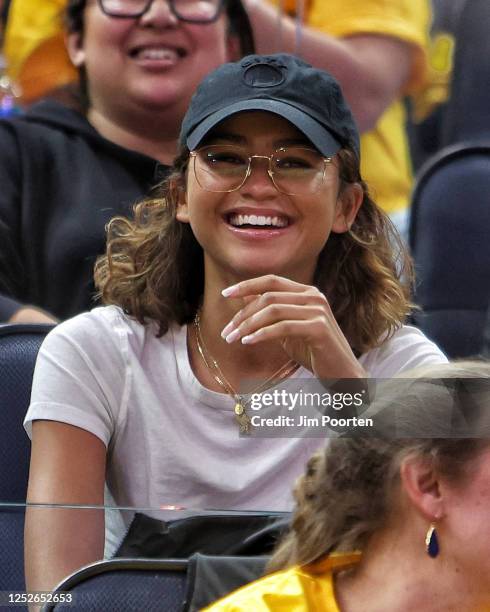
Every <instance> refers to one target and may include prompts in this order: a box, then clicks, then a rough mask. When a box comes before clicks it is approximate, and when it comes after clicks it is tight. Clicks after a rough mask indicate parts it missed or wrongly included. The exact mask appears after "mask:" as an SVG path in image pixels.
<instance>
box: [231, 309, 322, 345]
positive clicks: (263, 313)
mask: <svg viewBox="0 0 490 612" xmlns="http://www.w3.org/2000/svg"><path fill="white" fill-rule="evenodd" d="M258 301H260V300H258ZM249 306H250V308H247V309H243V310H242V311H241V312H242V314H241V315H240V316H239V317H238V320H234V321H233V322H232V323H231V324H228V325H227V326H226V327H225V329H224V330H223V333H222V335H223V337H224V339H225V340H226V341H227V342H228V343H231V342H235V341H236V340H238V339H240V338H242V343H243V344H247V342H248V341H245V336H248V337H250V336H251V335H252V334H259V335H260V333H261V330H263V329H264V328H267V327H269V326H271V325H274V324H276V323H279V322H283V323H284V324H285V326H283V327H282V328H281V329H284V331H285V333H287V330H288V329H289V327H291V326H292V325H293V324H294V323H295V322H300V321H310V322H311V323H312V324H313V323H314V327H315V330H316V332H318V331H319V330H318V329H317V328H318V322H319V321H323V325H324V326H326V325H327V314H326V312H325V309H324V308H323V306H321V305H318V304H304V303H301V302H299V303H296V304H295V303H292V304H291V303H286V304H285V303H271V304H269V305H267V306H264V307H260V306H259V307H256V302H254V304H253V305H249ZM252 306H254V308H251V307H252ZM246 310H248V312H247V313H246V314H243V313H245V311H246ZM275 329H279V328H277V327H276V328H275ZM262 337H263V336H262ZM266 337H267V338H268V339H270V338H271V336H270V335H269V334H268V335H266ZM274 337H276V336H274Z"/></svg>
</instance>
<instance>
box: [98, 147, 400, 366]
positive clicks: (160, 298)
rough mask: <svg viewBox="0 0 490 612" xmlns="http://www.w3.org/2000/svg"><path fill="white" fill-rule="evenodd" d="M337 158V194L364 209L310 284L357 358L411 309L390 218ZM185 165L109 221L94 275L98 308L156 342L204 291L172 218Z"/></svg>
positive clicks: (192, 247) (328, 248)
mask: <svg viewBox="0 0 490 612" xmlns="http://www.w3.org/2000/svg"><path fill="white" fill-rule="evenodd" d="M338 158H339V174H340V178H341V187H340V188H341V190H342V189H344V188H346V187H347V186H348V185H350V184H352V183H359V184H360V185H361V186H362V189H363V194H364V195H363V202H362V205H361V208H360V210H359V212H358V214H357V217H356V219H355V222H354V224H353V225H352V228H351V230H350V231H349V232H346V233H343V234H332V235H331V236H330V237H329V239H328V241H327V243H326V245H325V247H324V248H323V251H322V252H321V253H320V256H319V259H318V264H317V268H316V274H315V279H314V282H315V285H316V286H317V287H318V288H319V289H320V290H321V291H322V292H323V293H324V294H325V296H326V297H327V298H328V300H329V302H330V305H331V308H332V311H333V314H334V315H335V317H336V320H337V322H338V324H339V326H340V327H341V329H342V331H343V333H344V334H345V336H346V338H347V339H348V341H349V342H350V344H351V346H352V348H353V350H355V351H357V352H358V353H359V354H361V353H363V352H365V351H367V350H369V349H371V348H373V347H375V346H377V345H379V344H380V342H381V341H382V340H384V339H385V338H386V337H387V336H389V335H391V334H393V333H394V332H395V331H396V329H397V328H399V327H400V325H401V324H402V322H403V320H404V319H405V317H406V315H407V313H408V312H409V310H410V306H411V305H410V302H409V294H410V286H411V282H412V265H411V261H410V258H409V256H408V254H407V251H406V248H405V246H404V245H403V243H402V242H401V240H400V238H399V236H398V234H397V232H396V230H395V229H394V227H393V225H392V223H391V222H390V220H389V218H388V217H387V215H385V214H384V213H383V211H382V210H381V209H380V208H378V206H376V204H375V203H374V202H373V201H372V199H371V198H370V196H369V192H368V189H367V186H366V184H365V183H364V182H363V181H362V179H361V176H360V170H359V159H358V157H357V155H356V154H355V153H354V151H353V150H351V149H342V150H341V151H340V152H339V153H338ZM188 160H189V151H188V150H187V149H186V148H184V149H183V150H182V152H181V154H180V155H179V157H177V159H176V161H175V162H174V167H173V172H172V173H171V175H170V176H169V178H168V179H167V180H166V181H164V182H163V183H162V185H161V186H160V187H159V188H157V191H156V193H155V194H154V196H153V197H150V198H148V199H146V200H143V201H142V202H140V203H139V204H137V205H136V206H135V214H134V219H133V220H129V219H126V218H122V217H117V218H115V219H113V220H112V221H111V223H110V224H109V226H108V228H107V253H106V255H105V256H103V257H101V258H99V260H98V261H97V263H96V268H95V279H96V285H97V287H98V289H99V291H100V295H101V297H102V300H103V302H104V303H105V304H116V305H118V306H120V307H121V308H122V309H123V310H124V312H126V313H127V314H129V315H131V316H133V317H135V318H136V319H137V320H138V321H139V322H140V323H143V324H145V323H146V322H147V321H148V320H154V321H157V322H158V324H159V335H163V334H165V333H166V332H167V330H168V328H169V325H170V324H171V323H172V322H176V323H178V324H179V325H183V324H185V323H189V322H190V321H191V320H192V319H193V317H194V316H195V314H196V311H197V309H198V307H199V304H200V301H201V298H202V293H203V288H204V264H203V252H202V249H201V247H200V245H199V244H198V242H197V240H196V239H195V237H194V234H193V233H192V230H191V228H190V226H189V225H188V224H184V223H180V222H179V221H177V219H176V210H177V202H178V190H179V189H183V188H184V187H183V186H184V183H185V173H186V169H187V165H188ZM394 253H396V256H394ZM402 279H403V280H402Z"/></svg>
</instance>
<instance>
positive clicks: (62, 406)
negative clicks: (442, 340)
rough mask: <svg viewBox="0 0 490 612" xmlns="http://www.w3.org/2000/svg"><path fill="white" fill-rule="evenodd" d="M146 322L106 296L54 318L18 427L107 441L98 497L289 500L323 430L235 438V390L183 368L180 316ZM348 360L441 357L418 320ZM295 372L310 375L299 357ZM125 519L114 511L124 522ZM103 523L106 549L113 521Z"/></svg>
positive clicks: (376, 369) (123, 500) (237, 502)
mask: <svg viewBox="0 0 490 612" xmlns="http://www.w3.org/2000/svg"><path fill="white" fill-rule="evenodd" d="M155 330H156V328H155V326H154V325H153V324H151V325H148V326H143V325H141V324H140V323H138V322H137V321H134V320H132V319H131V318H129V317H127V316H126V315H124V314H123V313H122V311H121V310H120V309H119V308H117V307H114V306H108V307H102V308H96V309H95V310H93V311H92V312H90V313H85V314H81V315H79V316H77V317H75V318H73V319H70V320H69V321H66V322H64V323H62V324H60V325H58V326H57V327H56V328H55V329H54V330H53V331H52V332H51V333H50V334H49V335H48V336H47V338H46V340H45V341H44V343H43V345H42V347H41V350H40V352H39V356H38V360H37V363H36V369H35V373H34V381H33V388H32V397H31V405H30V407H29V410H28V412H27V415H26V418H25V423H24V425H25V428H26V430H27V432H28V434H29V435H30V434H31V422H32V421H34V420H36V419H47V420H55V421H61V422H63V423H68V424H70V425H75V426H77V427H80V428H82V429H84V430H87V431H89V432H91V433H93V434H94V435H95V436H97V437H98V438H100V439H101V440H102V442H103V443H104V444H105V445H106V447H107V452H108V460H107V471H106V483H107V488H108V491H109V493H110V495H111V496H112V499H111V498H106V503H107V502H109V503H110V502H111V501H112V500H113V502H114V503H115V504H116V505H117V506H125V507H127V506H131V507H143V508H159V507H160V506H162V505H178V506H184V507H186V508H195V509H206V508H207V509H209V508H214V509H243V510H291V508H292V496H291V488H292V485H293V483H294V481H295V479H296V478H297V477H298V476H299V475H300V474H301V473H302V472H303V469H304V466H305V463H306V461H307V460H308V458H309V457H310V456H311V454H312V453H313V452H314V451H315V450H316V449H317V448H318V447H319V446H321V445H322V443H323V442H324V440H323V439H321V438H309V439H308V438H254V437H246V438H244V437H240V436H239V435H238V427H237V423H236V421H235V416H234V413H233V408H234V401H233V400H232V399H231V398H230V397H229V396H227V395H225V394H221V393H216V392H214V391H210V390H209V389H206V388H205V387H203V386H202V385H201V384H200V382H199V381H198V380H197V379H196V377H195V376H194V374H193V372H192V369H191V367H190V364H189V359H188V354H187V342H186V336H187V330H186V327H185V326H184V327H178V326H174V327H172V328H171V329H170V330H169V331H168V333H167V334H165V335H164V336H163V337H162V338H157V337H156V335H155ZM359 361H360V363H361V364H362V365H363V367H364V368H365V369H366V371H367V372H368V374H369V376H370V377H376V378H390V377H392V376H394V375H395V374H397V373H399V372H401V371H402V370H407V369H410V368H412V367H415V366H419V365H423V364H429V363H441V362H444V361H446V358H445V356H444V355H443V354H442V353H441V351H440V350H439V349H438V348H437V347H436V345H434V344H433V343H432V342H430V341H429V340H428V339H427V338H426V337H425V336H424V335H423V334H422V333H421V332H420V331H418V330H417V329H415V328H411V327H403V328H401V329H400V330H399V331H398V332H397V333H396V334H395V335H394V336H393V337H392V338H391V339H390V340H388V341H386V342H385V343H384V344H382V345H381V347H379V348H377V349H374V350H371V351H369V352H368V353H366V354H365V355H363V356H361V357H360V359H359ZM294 376H297V377H301V378H308V377H312V374H311V373H310V372H309V371H307V370H306V369H304V368H300V369H299V370H298V371H297V372H296V373H295V375H294ZM147 513H148V514H151V512H147ZM130 519H131V516H130V515H129V514H127V513H124V522H125V523H126V525H127V524H128V522H129V520H130ZM109 523H112V521H109ZM109 530H110V531H111V533H110V534H108V536H109V540H108V541H109V549H110V550H112V548H113V547H114V546H115V544H116V542H117V541H118V540H120V538H121V535H123V533H122V532H123V530H124V526H123V525H119V526H116V525H115V523H114V524H113V525H112V526H111V527H110V528H109ZM106 552H107V551H106Z"/></svg>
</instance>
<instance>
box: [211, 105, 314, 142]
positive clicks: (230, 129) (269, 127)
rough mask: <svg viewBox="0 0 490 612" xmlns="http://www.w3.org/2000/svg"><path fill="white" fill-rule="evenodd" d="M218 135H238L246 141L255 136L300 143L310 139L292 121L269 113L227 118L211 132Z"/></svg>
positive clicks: (251, 113)
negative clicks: (288, 139)
mask: <svg viewBox="0 0 490 612" xmlns="http://www.w3.org/2000/svg"><path fill="white" fill-rule="evenodd" d="M217 135H238V136H243V137H244V138H245V139H248V138H251V137H253V136H259V135H260V136H262V137H265V138H266V137H271V138H273V137H284V138H291V139H293V140H297V141H299V142H309V140H308V138H307V137H306V136H305V135H304V134H303V133H302V132H301V131H300V130H299V129H298V128H297V127H296V126H294V125H293V124H292V123H291V122H290V121H288V120H287V119H284V117H281V116H280V115H277V114H275V113H271V112H269V111H242V112H239V113H235V114H234V115H231V116H230V117H227V118H226V119H224V120H223V121H221V122H220V123H218V124H217V125H216V126H215V127H214V128H213V129H212V131H211V132H210V137H216V136H217Z"/></svg>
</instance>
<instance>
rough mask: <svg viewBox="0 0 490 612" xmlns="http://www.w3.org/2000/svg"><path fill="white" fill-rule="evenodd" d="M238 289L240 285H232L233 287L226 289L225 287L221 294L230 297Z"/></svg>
mask: <svg viewBox="0 0 490 612" xmlns="http://www.w3.org/2000/svg"><path fill="white" fill-rule="evenodd" d="M237 289H238V285H232V286H231V287H227V288H226V289H223V291H222V292H221V295H222V296H223V297H229V296H230V295H233V294H234V293H235V292H236V290H237Z"/></svg>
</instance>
